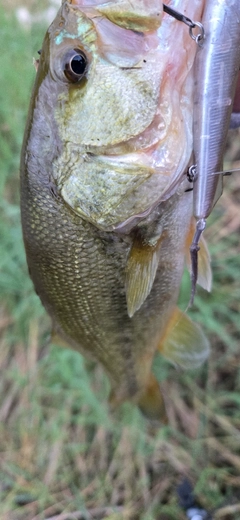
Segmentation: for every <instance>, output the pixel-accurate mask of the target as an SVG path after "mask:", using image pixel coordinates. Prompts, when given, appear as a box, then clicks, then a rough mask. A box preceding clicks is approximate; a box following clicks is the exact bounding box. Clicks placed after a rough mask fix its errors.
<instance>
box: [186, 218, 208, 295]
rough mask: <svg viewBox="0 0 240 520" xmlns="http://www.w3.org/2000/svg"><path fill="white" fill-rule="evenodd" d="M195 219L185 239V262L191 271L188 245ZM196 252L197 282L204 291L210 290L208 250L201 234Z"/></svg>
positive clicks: (192, 234) (193, 231) (193, 230)
mask: <svg viewBox="0 0 240 520" xmlns="http://www.w3.org/2000/svg"><path fill="white" fill-rule="evenodd" d="M195 225H196V224H195V220H192V222H191V226H190V230H189V233H188V236H187V241H186V264H187V268H188V270H189V271H190V272H191V257H190V246H191V243H192V239H193V236H194V233H195ZM199 247H200V249H199V252H198V279H197V283H198V284H199V285H201V287H203V289H205V290H206V291H208V292H210V291H211V288H212V269H211V259H210V254H209V251H208V247H207V243H206V240H205V239H204V237H203V236H201V238H200V242H199Z"/></svg>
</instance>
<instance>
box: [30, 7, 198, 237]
mask: <svg viewBox="0 0 240 520" xmlns="http://www.w3.org/2000/svg"><path fill="white" fill-rule="evenodd" d="M161 21H162V2H161V1H160V0H152V1H151V2H150V1H149V0H142V1H141V2H130V1H129V0H121V2H120V1H116V2H111V1H106V2H104V3H101V1H100V0H91V1H90V0H72V2H66V1H64V2H63V3H62V6H61V9H60V11H59V12H58V14H57V16H56V18H55V20H54V21H53V23H52V25H51V26H50V28H49V30H48V32H47V35H46V38H45V42H44V45H43V49H42V54H41V59H40V63H39V70H38V80H37V83H38V94H37V97H38V98H39V100H40V98H41V96H42V102H40V103H41V105H42V108H43V110H44V113H45V121H47V123H48V124H49V126H50V127H51V128H50V130H49V132H48V131H47V134H48V135H49V134H51V135H52V134H53V133H55V135H57V139H54V140H52V144H54V147H55V151H56V153H55V155H54V153H53V151H52V146H51V147H50V144H49V142H48V149H50V148H51V150H50V156H51V160H49V167H50V173H49V177H50V180H51V182H52V183H53V185H55V186H56V188H57V190H58V192H59V193H60V195H61V196H62V198H63V200H64V201H65V203H66V204H68V206H69V207H70V208H71V209H72V210H73V211H74V212H75V213H77V214H78V215H80V216H81V217H82V218H83V219H85V220H88V221H89V222H91V223H93V224H94V225H95V226H97V227H98V228H100V229H103V230H105V231H108V230H112V229H120V228H121V229H123V228H124V226H125V225H128V223H129V222H130V223H131V225H135V223H136V219H138V218H143V217H145V216H146V215H148V214H149V212H151V210H152V208H153V207H154V206H156V205H157V204H158V203H159V200H164V194H165V193H166V191H169V189H170V188H171V187H172V185H173V184H174V183H176V179H177V180H178V179H179V176H180V175H182V173H183V171H184V170H183V169H184V166H185V165H186V164H187V162H188V160H189V155H190V153H191V143H190V142H189V135H190V131H189V129H190V127H191V121H190V122H189V121H188V122H187V123H186V124H185V122H183V121H184V118H183V114H182V110H184V108H185V104H186V103H188V101H186V100H187V95H186V88H185V87H184V88H182V85H180V86H179V84H178V82H177V81H175V76H176V74H175V68H176V66H175V65H173V63H171V60H170V59H169V56H171V49H170V47H169V41H170V37H171V28H170V29H169V28H167V29H166V27H165V33H166V30H167V31H168V35H167V37H166V38H165V39H164V33H163V34H161ZM180 33H181V31H180ZM169 35H170V36H169ZM189 40H190V38H189ZM192 43H193V44H194V42H192ZM192 54H193V53H192ZM186 55H187V52H186V50H185V49H184V59H185V56H186ZM175 61H176V58H175ZM192 61H193V59H190V58H189V56H188V55H187V63H188V65H187V71H188V68H190V67H191V63H192ZM180 62H181V60H180ZM189 64H190V65H189ZM178 72H179V71H178ZM174 75H175V76H174ZM186 75H187V73H186V74H185V75H184V74H183V73H182V72H180V73H179V77H181V78H182V77H184V78H185V76H186ZM169 78H172V79H171V81H172V83H173V85H174V82H175V83H176V85H175V86H174V87H173V88H172V86H171V85H170V84H169V81H170V79H169ZM41 83H44V84H45V87H44V86H43V85H41ZM43 91H44V94H43ZM181 91H182V94H179V92H181ZM179 95H180V96H181V95H182V97H183V99H182V100H180V101H181V102H179ZM171 98H172V99H175V106H176V112H174V111H173V107H172V99H171ZM44 99H45V101H44ZM47 111H48V112H49V113H48V114H46V112H47ZM40 112H41V111H40ZM35 115H36V114H35ZM39 117H40V119H42V114H39ZM183 125H185V127H184V129H183ZM53 126H54V131H53V129H52V127H53ZM186 134H187V135H186ZM177 140H181V143H182V148H181V147H180V145H179V146H176V145H175V147H173V146H172V145H173V143H176V141H177ZM56 143H57V144H56ZM186 143H187V144H186ZM171 148H172V149H171ZM170 149H171V154H170ZM180 150H181V151H180ZM156 173H157V175H156ZM161 197H162V199H161Z"/></svg>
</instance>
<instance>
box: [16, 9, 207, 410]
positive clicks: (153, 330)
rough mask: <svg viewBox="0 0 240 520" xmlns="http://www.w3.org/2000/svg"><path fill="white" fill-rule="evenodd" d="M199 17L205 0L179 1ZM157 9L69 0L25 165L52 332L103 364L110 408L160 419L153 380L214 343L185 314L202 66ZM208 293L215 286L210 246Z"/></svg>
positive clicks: (39, 86)
mask: <svg viewBox="0 0 240 520" xmlns="http://www.w3.org/2000/svg"><path fill="white" fill-rule="evenodd" d="M171 6H173V7H175V8H176V9H177V8H180V9H181V11H182V12H184V13H185V14H187V15H188V16H189V17H191V18H192V19H196V20H201V16H202V11H203V6H204V2H203V0H191V2H190V1H189V0H181V1H180V0H175V1H174V2H171ZM195 54H196V43H195V42H194V41H193V40H192V39H191V38H190V37H189V33H188V30H187V28H186V27H185V26H184V25H183V24H180V23H179V22H178V21H177V20H174V19H173V18H171V17H170V16H168V15H167V14H163V6H162V2H161V1H160V0H151V1H150V0H141V1H139V0H135V1H131V2H130V0H119V1H118V0H116V1H115V2H111V1H105V2H104V3H103V2H102V1H101V0H72V2H71V1H69V2H66V1H63V3H62V6H61V9H60V11H59V12H58V14H57V16H56V18H55V20H54V21H53V23H52V25H51V26H50V28H49V29H48V31H47V34H46V37H45V39H44V42H43V47H42V51H41V56H40V62H39V66H38V71H37V77H36V82H35V86H34V90H33V95H32V100H31V106H30V111H29V117H28V123H27V127H26V132H25V138H24V144H23V150H22V161H21V211H22V227H23V235H24V242H25V248H26V255H27V261H28V266H29V272H30V276H31V278H32V280H33V283H34V286H35V289H36V291H37V294H38V295H39V296H40V298H41V301H42V303H43V305H44V306H45V308H46V310H47V311H48V313H49V314H50V316H51V318H52V323H53V330H54V334H55V335H57V336H59V337H60V338H62V339H63V340H64V341H65V342H66V343H67V344H68V345H70V346H71V347H73V348H74V349H76V350H79V351H80V352H82V353H83V354H84V355H87V356H90V357H92V358H93V359H95V360H97V361H98V362H100V363H101V364H102V365H103V367H104V368H105V370H106V372H107V374H108V376H109V378H110V381H111V385H112V393H111V397H110V400H111V403H112V405H117V404H119V403H121V402H123V401H124V400H126V399H131V400H133V401H134V402H136V403H137V404H138V405H139V406H140V408H141V410H142V411H143V412H144V413H145V414H146V415H147V416H148V417H150V418H164V413H165V412H164V404H163V398H162V396H161V393H160V389H159V385H158V383H157V381H156V380H155V378H154V376H153V375H152V373H151V367H152V362H153V357H154V355H155V353H156V352H157V351H160V352H161V353H162V354H163V355H164V356H165V357H167V358H168V359H169V360H170V361H171V362H173V363H174V364H176V365H179V366H181V367H184V368H190V367H196V366H199V365H200V364H201V363H202V362H203V361H204V360H205V359H206V357H207V356H208V353H209V345H208V341H207V340H206V338H205V336H204V335H203V333H202V331H201V330H200V328H199V327H198V326H197V325H195V324H193V323H192V321H191V320H190V319H189V318H188V317H187V316H186V315H185V314H184V313H182V312H180V310H178V309H177V307H176V302H177V299H178V294H179V287H180V282H181V278H182V273H183V269H184V263H185V259H186V258H187V263H188V264H189V263H190V258H189V253H188V251H189V245H190V243H191V241H192V236H193V234H194V223H193V221H192V191H191V184H190V183H189V181H188V180H187V177H186V175H185V172H186V171H187V167H188V166H189V164H191V155H192V148H193V141H192V110H193V90H194V77H193V64H194V59H195ZM198 282H199V283H201V285H202V286H203V287H204V288H205V289H207V290H210V287H211V269H210V263H209V255H208V251H207V247H206V244H205V242H204V240H203V239H202V240H201V250H200V258H199V277H198Z"/></svg>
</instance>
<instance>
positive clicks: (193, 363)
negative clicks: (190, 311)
mask: <svg viewBox="0 0 240 520" xmlns="http://www.w3.org/2000/svg"><path fill="white" fill-rule="evenodd" d="M158 350H159V352H160V353H161V354H162V355H163V356H164V357H165V358H166V359H168V360H169V361H171V363H173V364H174V365H177V366H180V367H181V368H186V369H190V368H197V367H199V366H200V365H201V364H202V363H203V362H204V361H205V360H206V359H207V357H208V356H209V352H210V346H209V342H208V340H207V338H206V337H205V335H204V334H203V332H202V330H201V328H200V327H199V326H198V325H196V324H195V323H193V322H192V320H191V319H190V318H189V317H188V316H187V315H186V314H185V313H183V312H182V311H180V310H179V309H178V308H177V307H176V308H175V309H174V311H173V313H172V316H171V318H170V320H169V322H168V324H167V326H166V329H165V332H164V335H163V337H162V338H161V341H160V344H159V347H158Z"/></svg>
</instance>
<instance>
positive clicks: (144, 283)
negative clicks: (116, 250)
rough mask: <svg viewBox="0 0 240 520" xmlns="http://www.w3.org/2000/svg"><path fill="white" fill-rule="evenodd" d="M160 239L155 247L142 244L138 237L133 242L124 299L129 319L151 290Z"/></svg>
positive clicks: (157, 261)
mask: <svg viewBox="0 0 240 520" xmlns="http://www.w3.org/2000/svg"><path fill="white" fill-rule="evenodd" d="M162 238H163V235H162V236H161V237H160V238H159V239H158V242H157V244H156V245H155V246H151V245H150V244H144V243H143V242H142V240H141V238H138V237H137V238H135V240H134V242H133V245H132V249H131V251H130V255H129V258H128V262H127V269H126V297H127V308H128V315H129V317H130V318H132V316H133V315H134V313H135V312H136V311H137V310H138V309H140V307H141V306H142V304H143V302H144V301H145V300H146V298H147V296H148V295H149V293H150V291H151V289H152V285H153V282H154V280H155V276H156V272H157V268H158V264H159V251H160V246H161V242H162Z"/></svg>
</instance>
